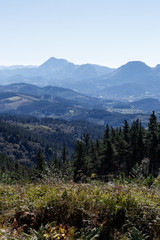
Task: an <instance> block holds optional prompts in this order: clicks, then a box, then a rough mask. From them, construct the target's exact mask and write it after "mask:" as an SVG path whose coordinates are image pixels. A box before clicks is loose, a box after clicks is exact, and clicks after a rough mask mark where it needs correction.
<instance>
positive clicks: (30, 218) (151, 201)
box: [0, 179, 160, 240]
mask: <svg viewBox="0 0 160 240" xmlns="http://www.w3.org/2000/svg"><path fill="white" fill-rule="evenodd" d="M53 222H56V225H54V224H53ZM0 223H1V229H0V232H1V236H4V235H5V236H7V239H33V238H32V237H33V235H34V236H37V238H35V239H92V238H91V237H90V238H89V237H88V238H87V236H89V235H87V236H86V235H85V231H86V229H89V233H90V234H91V233H92V232H93V231H96V230H95V229H98V234H97V238H96V235H95V238H93V239H101V240H102V239H127V234H129V232H131V231H132V229H133V228H134V227H135V228H137V229H138V230H139V231H140V232H141V234H142V235H143V234H144V235H143V236H145V234H146V235H147V236H149V238H148V239H154V240H159V238H158V237H159V236H160V179H157V180H156V181H155V183H154V186H153V187H152V188H147V187H145V186H138V185H136V184H133V183H132V184H121V183H112V184H107V183H89V184H75V183H62V182H58V183H54V184H51V183H39V184H25V185H23V186H22V185H3V184H1V185H0ZM46 224H48V225H47V227H46V228H45V227H44V228H43V230H42V228H41V230H40V229H39V228H40V226H41V225H44V226H45V225H46ZM60 224H62V225H60ZM56 226H59V227H56ZM64 226H65V227H64ZM29 228H31V229H36V231H32V234H31V235H32V237H31V235H30V234H27V235H24V230H25V231H28V229H29ZM59 228H60V229H59ZM61 228H62V229H61ZM82 228H83V229H85V230H83V231H81V232H80V229H82ZM77 231H79V237H77V238H76V234H77ZM89 233H88V234H89ZM38 234H39V235H38ZM56 234H59V235H57V238H56V237H55V238H54V237H53V236H55V235H56ZM62 235H63V236H62ZM11 236H14V237H16V238H11ZM22 236H23V237H22ZM24 236H25V237H24ZM38 236H39V237H38ZM40 236H41V237H40ZM51 236H52V237H53V238H51ZM80 236H81V237H80ZM49 237H50V238H49ZM58 237H59V238H58ZM130 239H131V238H130ZM137 239H141V238H137ZM142 239H145V237H143V238H142Z"/></svg>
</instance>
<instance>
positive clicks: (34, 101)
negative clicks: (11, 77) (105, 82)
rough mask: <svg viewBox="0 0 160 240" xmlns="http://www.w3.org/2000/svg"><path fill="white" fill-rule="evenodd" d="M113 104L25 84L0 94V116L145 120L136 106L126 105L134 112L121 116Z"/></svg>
mask: <svg viewBox="0 0 160 240" xmlns="http://www.w3.org/2000/svg"><path fill="white" fill-rule="evenodd" d="M116 104H118V105H120V104H121V102H117V101H111V100H105V99H101V98H93V97H88V96H86V95H84V94H80V93H78V92H76V91H73V90H70V89H66V88H60V87H53V86H46V87H38V86H36V85H33V84H27V83H15V84H10V85H6V86H3V87H2V89H1V92H0V113H2V114H5V113H9V114H12V115H13V114H14V115H15V114H27V115H32V116H37V117H40V118H43V117H51V118H62V119H66V120H87V121H90V122H93V123H96V124H100V125H106V124H107V123H109V124H111V125H112V126H119V125H121V124H123V121H124V119H127V120H128V121H129V122H131V121H132V120H134V119H136V118H137V117H139V118H141V119H142V120H143V122H145V121H146V117H147V115H143V114H142V115H139V113H143V111H141V112H139V111H136V109H137V108H138V106H137V108H134V106H130V105H129V107H130V108H131V110H132V109H133V110H134V111H130V112H128V111H127V110H126V109H124V113H125V114H121V113H120V111H119V110H116V111H115V105H116ZM124 108H125V107H124ZM138 110H139V108H138ZM118 111H119V112H118ZM128 113H129V114H128ZM130 113H132V114H130ZM127 114H128V115H127ZM137 114H138V115H137ZM147 114H148V113H147Z"/></svg>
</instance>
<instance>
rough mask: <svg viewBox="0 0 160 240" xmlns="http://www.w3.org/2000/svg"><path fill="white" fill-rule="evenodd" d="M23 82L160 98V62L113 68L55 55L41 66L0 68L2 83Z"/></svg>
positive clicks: (108, 94)
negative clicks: (153, 66) (158, 63)
mask: <svg viewBox="0 0 160 240" xmlns="http://www.w3.org/2000/svg"><path fill="white" fill-rule="evenodd" d="M21 82H23V83H30V84H35V85H38V86H48V85H50V86H56V87H63V88H68V89H72V90H76V91H77V92H82V93H84V94H87V95H89V96H92V97H100V96H101V97H103V98H106V99H107V98H108V99H110V98H114V99H115V98H116V99H133V100H135V99H136V98H138V99H141V98H144V97H154V98H158V99H160V91H159V89H160V65H157V66H156V67H155V68H151V67H149V66H147V65H146V64H145V63H143V62H140V61H133V62H128V63H127V64H125V65H123V66H121V67H119V68H117V69H113V68H108V67H104V66H99V65H94V64H83V65H75V64H73V63H71V62H68V61H67V60H65V59H56V58H54V57H52V58H50V59H48V60H47V61H46V62H44V63H43V64H42V65H40V66H21V65H20V66H11V67H4V66H1V67H0V85H6V84H11V83H21Z"/></svg>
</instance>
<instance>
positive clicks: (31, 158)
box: [0, 115, 104, 166]
mask: <svg viewBox="0 0 160 240" xmlns="http://www.w3.org/2000/svg"><path fill="white" fill-rule="evenodd" d="M103 129H104V128H103V127H101V126H98V125H95V124H91V123H88V122H85V121H72V122H67V121H65V120H61V119H56V120H53V119H49V118H48V119H41V120H39V119H37V118H34V117H27V116H16V117H14V116H7V115H6V116H5V117H4V116H3V117H2V116H1V119H0V152H1V153H2V154H3V155H4V156H6V157H7V158H9V159H11V160H12V161H18V162H19V163H22V164H23V165H28V166H31V165H33V163H34V162H35V155H36V153H37V152H38V149H39V148H41V149H42V151H43V153H44V155H45V159H46V161H50V160H54V159H55V157H57V158H61V156H62V149H63V146H64V145H65V147H66V149H67V158H68V159H70V160H71V159H72V153H73V151H74V145H75V142H76V141H77V139H80V138H81V137H82V136H83V134H84V133H88V134H89V135H90V136H91V138H93V139H96V138H101V136H102V134H103Z"/></svg>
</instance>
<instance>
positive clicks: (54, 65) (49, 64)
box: [39, 57, 69, 71]
mask: <svg viewBox="0 0 160 240" xmlns="http://www.w3.org/2000/svg"><path fill="white" fill-rule="evenodd" d="M68 63H69V62H68V61H67V60H65V59H57V58H55V57H51V58H49V59H48V60H47V61H46V62H44V63H43V64H41V65H40V66H39V68H40V69H45V68H49V69H50V70H54V71H59V70H60V69H62V68H64V67H65V66H66V65H67V64H68Z"/></svg>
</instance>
